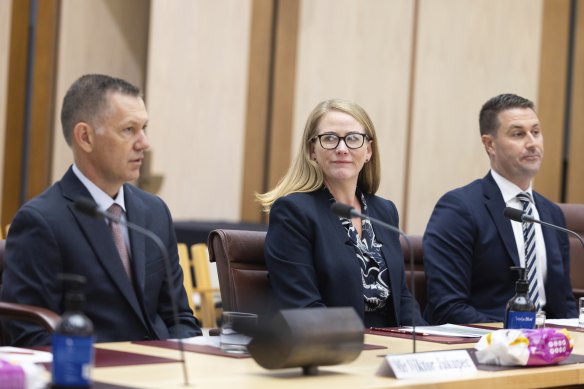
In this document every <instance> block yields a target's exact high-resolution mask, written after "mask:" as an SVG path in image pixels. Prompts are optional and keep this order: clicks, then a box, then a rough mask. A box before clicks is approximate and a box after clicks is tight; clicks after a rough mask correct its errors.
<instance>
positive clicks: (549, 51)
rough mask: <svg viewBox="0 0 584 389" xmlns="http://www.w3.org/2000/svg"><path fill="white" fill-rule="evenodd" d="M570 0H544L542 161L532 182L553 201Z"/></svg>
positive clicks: (557, 191)
mask: <svg viewBox="0 0 584 389" xmlns="http://www.w3.org/2000/svg"><path fill="white" fill-rule="evenodd" d="M570 2H571V0H545V1H544V2H543V20H542V35H541V37H542V38H541V55H540V65H539V91H538V104H537V107H536V109H537V113H538V116H539V119H540V121H541V124H542V129H543V132H544V140H545V149H544V150H545V152H544V159H543V165H542V167H541V170H540V172H539V173H538V175H537V178H536V182H535V184H534V186H535V187H536V188H537V191H538V192H540V193H542V194H543V195H544V196H547V197H548V198H549V199H551V200H553V201H559V200H560V197H561V190H562V171H563V168H564V167H563V165H564V164H563V147H564V125H565V120H564V116H565V104H566V87H567V85H566V81H567V79H566V71H567V68H568V44H569V42H568V35H569V28H570Z"/></svg>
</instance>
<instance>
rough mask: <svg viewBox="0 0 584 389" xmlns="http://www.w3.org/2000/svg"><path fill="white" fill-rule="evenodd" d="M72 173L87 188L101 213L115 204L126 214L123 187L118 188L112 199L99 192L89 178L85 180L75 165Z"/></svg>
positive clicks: (101, 191)
mask: <svg viewBox="0 0 584 389" xmlns="http://www.w3.org/2000/svg"><path fill="white" fill-rule="evenodd" d="M73 173H75V175H76V176H77V178H79V181H81V183H82V184H83V186H85V188H87V190H88V191H89V194H90V195H91V197H93V200H94V201H95V203H96V204H97V206H98V208H99V209H101V210H102V211H107V210H108V209H109V207H111V206H112V204H114V203H116V204H118V205H119V206H120V207H122V209H123V210H124V212H126V203H125V201H124V186H123V185H122V186H121V187H120V190H119V191H118V194H117V195H116V198H115V199H112V198H111V197H110V196H109V195H108V194H107V193H105V192H104V191H103V190H101V189H100V188H99V187H98V186H97V185H95V184H94V183H93V182H92V181H91V180H90V179H89V178H87V177H86V176H85V175H84V174H83V173H82V172H81V170H79V168H78V167H77V165H75V164H73Z"/></svg>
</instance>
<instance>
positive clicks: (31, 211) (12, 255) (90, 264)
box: [1, 75, 201, 346]
mask: <svg viewBox="0 0 584 389" xmlns="http://www.w3.org/2000/svg"><path fill="white" fill-rule="evenodd" d="M61 122H62V126H63V133H64V135H65V139H66V141H67V143H68V144H69V146H70V147H71V148H72V150H73V157H74V164H73V166H72V167H71V168H69V170H68V171H67V172H66V173H65V175H64V176H63V178H62V179H61V180H60V181H58V182H57V183H55V184H54V185H52V186H51V187H49V188H48V189H47V190H46V191H45V192H44V193H42V194H41V195H40V196H38V197H36V198H34V199H33V200H31V201H30V202H28V203H27V204H25V205H24V206H23V207H22V208H21V209H20V210H19V211H18V213H17V214H16V216H15V218H14V220H13V221H12V224H11V227H10V232H9V234H8V237H7V240H6V252H5V270H4V274H3V277H4V278H3V290H2V296H1V298H2V300H4V301H11V302H17V303H22V304H31V305H37V306H42V307H45V308H48V309H51V310H53V311H55V312H57V313H63V310H64V306H63V298H64V292H65V291H64V287H63V285H61V283H60V282H59V280H58V275H59V273H73V274H79V275H82V276H84V277H85V278H86V280H87V285H86V287H85V295H86V304H85V309H84V311H85V313H86V314H87V316H88V317H89V318H90V319H91V320H92V322H93V324H94V327H95V338H96V341H97V342H106V341H128V340H140V339H166V338H176V337H189V336H196V335H200V334H201V330H200V327H199V325H198V322H197V320H196V319H195V318H194V316H193V314H192V312H191V310H190V308H189V306H188V302H187V296H186V293H185V290H184V288H183V286H182V285H183V281H182V277H183V276H182V270H181V268H180V265H179V262H178V253H177V244H176V237H175V233H174V229H173V224H172V219H171V215H170V212H169V210H168V208H167V206H166V205H165V204H164V202H163V201H162V200H161V199H160V198H158V197H156V196H153V195H151V194H148V193H146V192H143V191H141V190H140V189H138V188H136V187H133V186H131V185H129V184H127V182H130V181H133V180H136V179H137V178H138V176H139V169H140V166H141V163H142V160H143V158H144V151H145V150H146V149H148V148H149V147H150V144H149V142H148V139H147V137H146V134H145V130H146V125H147V123H148V114H147V112H146V108H145V106H144V101H143V100H142V98H141V95H140V91H139V89H138V88H137V87H135V86H133V85H131V84H129V83H128V82H126V81H124V80H120V79H117V78H113V77H109V76H105V75H85V76H83V77H81V78H80V79H78V80H77V81H76V82H75V83H74V84H73V85H72V86H71V87H70V88H69V90H68V92H67V94H66V96H65V98H64V100H63V107H62V111H61ZM80 197H85V198H90V199H93V200H94V201H95V202H96V203H97V205H98V206H99V207H100V208H101V209H103V210H108V209H109V210H110V212H115V209H116V208H117V209H118V210H119V211H121V217H122V218H125V219H127V220H128V221H131V222H133V223H135V224H137V225H139V226H141V227H143V228H145V229H148V230H151V231H152V232H154V233H155V234H156V235H157V236H158V237H160V239H161V240H162V242H164V245H165V246H166V248H167V249H168V251H169V253H170V261H171V264H170V265H171V272H172V279H171V280H170V286H169V284H168V283H167V277H166V272H165V262H164V258H163V256H162V254H161V252H160V250H159V249H158V247H157V246H156V245H155V244H154V243H153V242H152V241H151V240H150V239H147V238H146V237H145V236H143V235H141V234H137V233H135V232H134V231H132V230H128V229H127V228H124V227H123V226H120V225H118V224H115V223H113V224H112V225H111V226H110V225H108V223H106V221H104V220H103V219H100V220H97V219H92V218H90V217H88V216H85V215H82V214H79V213H78V212H77V211H75V210H74V208H73V204H74V202H75V200H76V199H78V198H80ZM172 298H174V300H175V301H176V302H177V304H178V318H179V325H178V326H176V325H175V321H174V317H173V312H172V305H171V299H172ZM4 324H5V328H6V330H7V332H8V335H9V337H10V340H11V343H12V344H14V345H25V346H33V345H45V344H49V343H50V340H51V339H50V334H48V333H47V332H46V331H44V330H43V329H42V328H41V327H39V326H37V325H34V324H30V323H25V322H15V321H6V322H5V323H4Z"/></svg>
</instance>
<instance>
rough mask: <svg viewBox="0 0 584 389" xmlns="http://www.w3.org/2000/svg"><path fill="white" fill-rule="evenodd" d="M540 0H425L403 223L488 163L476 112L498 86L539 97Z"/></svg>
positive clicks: (422, 216) (422, 222)
mask: <svg viewBox="0 0 584 389" xmlns="http://www.w3.org/2000/svg"><path fill="white" fill-rule="evenodd" d="M542 8H543V7H542V1H532V0H514V1H508V0H475V1H466V0H443V1H433V0H421V1H420V8H419V9H420V14H419V19H418V26H419V30H418V44H417V62H416V64H417V66H416V69H415V72H416V73H415V78H416V83H415V89H414V100H413V107H412V109H413V112H414V113H413V123H412V126H413V128H412V131H413V133H412V140H413V142H412V149H411V152H412V165H411V170H410V187H409V189H408V193H409V201H408V210H407V218H408V220H407V224H406V226H407V227H406V229H407V231H408V232H409V233H423V232H424V229H425V227H426V224H427V221H428V219H429V217H430V214H431V212H432V209H433V208H434V205H435V203H436V201H437V200H438V198H439V197H440V196H441V195H442V194H444V193H445V192H446V191H448V190H451V189H453V188H455V187H459V186H462V185H465V184H467V183H469V182H470V181H472V180H474V179H476V178H479V177H483V176H484V175H485V174H486V173H487V171H488V168H489V163H488V157H487V155H486V153H485V151H484V149H483V146H482V144H481V141H480V135H479V129H478V113H479V110H480V107H481V106H482V104H483V103H484V102H485V101H486V100H487V99H489V98H490V97H492V96H494V95H497V94H499V93H506V92H513V93H517V94H519V95H523V96H525V97H527V98H531V99H534V100H535V99H536V98H537V91H538V77H539V74H538V70H539V58H540V37H541V20H542Z"/></svg>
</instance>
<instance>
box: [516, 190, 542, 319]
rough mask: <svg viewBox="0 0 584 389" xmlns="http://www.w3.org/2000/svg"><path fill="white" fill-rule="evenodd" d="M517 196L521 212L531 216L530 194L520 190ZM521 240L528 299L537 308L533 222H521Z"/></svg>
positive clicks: (538, 304)
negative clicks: (521, 205) (521, 207)
mask: <svg viewBox="0 0 584 389" xmlns="http://www.w3.org/2000/svg"><path fill="white" fill-rule="evenodd" d="M517 198H518V199H519V200H520V201H521V203H522V204H523V212H525V214H526V215H528V216H533V207H532V202H531V196H530V195H529V193H527V192H521V193H519V194H518V195H517ZM522 226H523V241H524V243H525V268H526V272H527V281H528V282H529V299H530V300H531V301H532V302H533V304H534V305H535V308H536V309H537V310H539V309H540V308H541V305H540V302H539V288H538V278H537V263H536V262H537V261H536V257H535V226H534V224H533V223H523V224H522Z"/></svg>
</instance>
